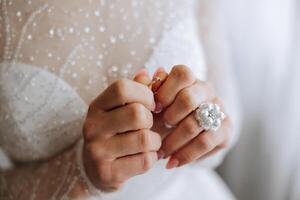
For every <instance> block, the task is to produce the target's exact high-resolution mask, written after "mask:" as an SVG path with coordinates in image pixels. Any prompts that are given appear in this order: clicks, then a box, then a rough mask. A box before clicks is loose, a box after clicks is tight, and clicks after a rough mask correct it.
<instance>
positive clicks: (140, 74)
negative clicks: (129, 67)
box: [135, 68, 148, 76]
mask: <svg viewBox="0 0 300 200" xmlns="http://www.w3.org/2000/svg"><path fill="white" fill-rule="evenodd" d="M135 76H148V71H147V69H146V68H142V69H140V70H139V71H138V72H137V73H136V75H135Z"/></svg>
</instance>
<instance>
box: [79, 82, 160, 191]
mask: <svg viewBox="0 0 300 200" xmlns="http://www.w3.org/2000/svg"><path fill="white" fill-rule="evenodd" d="M154 109H155V102H154V97H153V93H152V91H151V90H150V89H149V88H148V87H147V86H145V85H143V84H140V83H137V82H135V81H131V80H127V79H122V80H119V81H117V82H115V83H113V84H112V85H110V86H109V87H108V88H107V89H106V90H105V91H104V92H103V93H102V94H101V95H100V96H98V97H97V98H96V99H95V100H94V101H93V102H92V103H91V105H90V107H89V111H88V114H87V118H86V121H85V124H84V130H83V134H84V140H85V142H84V151H83V160H84V165H85V169H86V172H87V175H88V176H89V178H90V180H91V181H92V183H93V184H94V185H95V186H96V187H97V188H99V189H101V190H104V191H113V190H116V189H118V188H119V187H120V186H121V185H122V184H123V183H124V182H125V181H126V180H127V179H129V178H130V177H132V176H135V175H138V174H142V173H145V172H146V171H147V170H149V169H150V168H151V167H152V165H153V164H154V163H155V162H156V161H157V152H156V151H158V150H159V148H160V147H161V137H160V135H159V134H158V133H155V132H153V131H151V130H150V128H151V127H152V125H153V117H152V113H151V111H154Z"/></svg>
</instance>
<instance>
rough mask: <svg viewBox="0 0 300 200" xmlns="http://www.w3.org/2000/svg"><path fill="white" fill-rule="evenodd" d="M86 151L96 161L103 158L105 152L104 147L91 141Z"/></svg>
mask: <svg viewBox="0 0 300 200" xmlns="http://www.w3.org/2000/svg"><path fill="white" fill-rule="evenodd" d="M86 151H87V153H88V154H89V156H90V158H91V159H92V160H94V161H96V160H100V159H102V157H103V155H104V152H103V149H102V148H101V147H100V146H99V145H98V144H96V143H90V144H88V145H87V146H86Z"/></svg>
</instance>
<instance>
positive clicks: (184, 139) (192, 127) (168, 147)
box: [161, 113, 203, 158]
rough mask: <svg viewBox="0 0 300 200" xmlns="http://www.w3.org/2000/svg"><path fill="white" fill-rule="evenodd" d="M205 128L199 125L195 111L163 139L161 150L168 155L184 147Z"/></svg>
mask: <svg viewBox="0 0 300 200" xmlns="http://www.w3.org/2000/svg"><path fill="white" fill-rule="evenodd" d="M202 131H203V128H201V126H199V124H198V122H197V121H196V119H195V117H194V115H193V113H192V114H191V115H189V116H188V117H187V118H185V119H184V120H183V121H182V122H181V123H180V124H179V125H178V126H177V127H176V129H175V130H174V131H173V132H171V133H170V134H169V135H168V136H167V137H166V138H165V139H164V141H163V144H162V147H161V152H162V153H163V154H164V155H165V156H164V157H166V158H167V157H168V156H169V155H171V154H173V153H174V152H175V151H177V150H178V149H180V148H182V147H183V146H184V145H186V144H187V143H188V142H190V141H191V140H192V139H193V138H195V137H196V136H197V135H198V134H199V133H200V132H202Z"/></svg>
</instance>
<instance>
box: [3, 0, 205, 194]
mask: <svg viewBox="0 0 300 200" xmlns="http://www.w3.org/2000/svg"><path fill="white" fill-rule="evenodd" d="M196 5H197V1H195V0H187V1H180V0H166V1H156V0H154V1H137V0H125V1H124V0H109V1H108V0H107V1H106V0H97V1H96V0H66V1H60V0H52V1H46V0H36V1H33V0H0V8H1V12H0V13H1V15H0V45H1V47H3V48H1V49H0V55H1V65H0V70H1V74H0V97H1V98H0V106H1V107H0V146H1V147H2V148H3V149H4V151H5V152H6V153H7V155H8V156H9V157H10V158H12V159H13V160H14V161H18V162H23V163H24V162H25V163H26V164H24V165H25V166H21V167H18V168H20V170H18V172H17V173H4V174H3V175H1V189H2V190H1V191H2V192H1V195H2V196H4V197H5V198H6V197H7V198H8V199H51V198H52V199H68V198H71V197H79V196H81V197H82V196H85V197H86V195H87V196H89V195H90V194H89V195H88V191H87V189H88V188H87V187H86V183H85V181H84V180H83V177H82V176H81V174H80V166H79V165H78V163H77V162H76V160H77V159H76V156H77V155H78V154H77V153H76V149H75V148H72V146H73V147H74V143H75V142H76V141H78V139H79V138H80V135H81V130H82V129H81V127H82V123H83V120H84V116H85V113H86V110H87V106H88V104H89V102H90V101H91V100H92V99H93V98H95V97H96V96H97V95H98V94H99V93H100V92H101V91H102V90H103V89H105V88H106V87H107V86H108V85H109V84H110V83H112V82H113V81H114V80H117V79H119V78H122V77H127V78H131V77H133V75H134V74H135V72H136V71H137V70H138V69H139V68H141V67H142V66H145V67H147V68H148V69H149V70H150V71H152V72H153V71H154V70H155V68H156V67H159V66H164V67H166V68H170V67H172V66H173V65H175V64H182V63H183V64H186V65H188V66H190V67H192V68H193V71H195V73H196V74H197V75H198V77H199V78H201V79H205V78H206V68H205V65H204V64H205V62H204V57H203V54H202V46H201V41H200V40H199V33H198V31H197V18H196V17H195V11H196V8H197V6H196ZM49 159H50V160H49ZM43 160H47V162H42V161H43ZM30 162H31V163H30ZM40 162H42V163H40ZM32 163H36V164H32ZM155 168H156V169H154V170H153V172H152V173H150V175H147V176H145V177H143V180H142V179H137V180H136V181H135V182H136V183H135V185H138V184H137V183H144V182H145V183H147V182H151V181H152V180H157V178H153V177H159V178H161V179H162V180H169V179H170V178H171V177H172V174H173V173H166V175H162V176H161V177H160V174H161V169H163V165H162V164H161V165H159V166H158V167H155ZM18 176H19V177H22V179H20V178H19V179H17V178H16V177H18ZM133 182H134V181H133ZM5 185H6V186H7V187H5ZM12 185H13V186H14V187H10V186H12ZM129 185H130V184H129ZM153 188H155V186H152V187H149V191H148V192H149V194H150V191H151V190H154V189H153ZM24 191H26V192H24ZM125 191H126V189H125ZM129 191H132V190H130V189H129ZM152 192H153V191H152ZM79 194H80V195H79ZM1 195H0V197H1ZM85 197H83V198H85ZM116 199H118V198H116Z"/></svg>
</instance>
